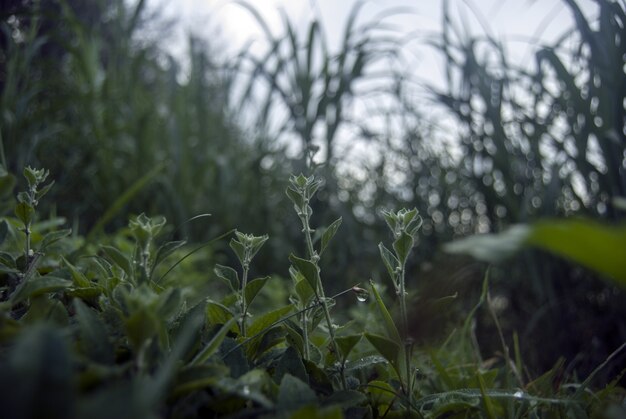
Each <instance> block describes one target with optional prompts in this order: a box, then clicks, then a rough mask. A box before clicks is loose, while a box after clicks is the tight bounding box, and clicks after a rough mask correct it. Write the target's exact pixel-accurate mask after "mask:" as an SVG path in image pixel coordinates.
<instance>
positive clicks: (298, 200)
mask: <svg viewBox="0 0 626 419" xmlns="http://www.w3.org/2000/svg"><path fill="white" fill-rule="evenodd" d="M285 193H286V194H287V196H288V197H289V199H290V200H291V202H293V205H294V206H295V207H296V208H297V209H300V208H302V206H303V205H304V199H303V198H302V195H300V194H299V193H298V192H297V191H296V190H295V189H293V188H292V187H291V186H290V187H288V188H287V189H286V190H285Z"/></svg>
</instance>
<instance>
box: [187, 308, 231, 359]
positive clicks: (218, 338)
mask: <svg viewBox="0 0 626 419" xmlns="http://www.w3.org/2000/svg"><path fill="white" fill-rule="evenodd" d="M235 321H236V318H235V317H233V318H231V319H230V320H228V321H227V322H226V323H225V324H224V325H223V326H222V327H221V329H220V330H219V331H218V332H217V333H216V334H215V335H214V336H213V337H212V338H211V340H210V341H209V343H207V344H206V346H205V347H204V348H203V349H202V350H201V351H200V352H199V353H198V355H196V356H195V358H194V359H193V361H191V363H190V365H200V364H203V363H205V362H206V361H207V360H208V359H209V358H210V357H211V356H212V355H213V354H215V352H217V350H218V349H219V347H220V345H221V344H222V341H223V340H224V338H225V337H226V334H227V333H228V332H229V330H230V329H231V328H232V327H233V326H236V322H235Z"/></svg>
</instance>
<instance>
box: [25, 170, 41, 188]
mask: <svg viewBox="0 0 626 419" xmlns="http://www.w3.org/2000/svg"><path fill="white" fill-rule="evenodd" d="M37 172H38V171H37V170H35V169H33V168H31V167H25V168H24V170H23V171H22V174H23V175H24V177H25V178H26V181H27V182H28V186H30V187H31V188H32V187H33V186H36V185H37V183H39V180H38V176H37Z"/></svg>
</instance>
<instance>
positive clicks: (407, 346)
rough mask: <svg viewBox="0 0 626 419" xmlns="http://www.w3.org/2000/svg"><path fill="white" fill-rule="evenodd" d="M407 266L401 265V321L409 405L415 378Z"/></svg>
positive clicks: (411, 400) (411, 399)
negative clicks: (413, 373) (413, 375)
mask: <svg viewBox="0 0 626 419" xmlns="http://www.w3.org/2000/svg"><path fill="white" fill-rule="evenodd" d="M405 270H406V269H405V266H404V265H402V266H401V267H400V272H399V280H400V281H399V282H400V321H401V322H402V325H401V326H402V327H401V330H402V339H403V340H404V363H405V366H406V391H407V397H408V399H409V406H410V405H411V403H412V402H413V380H412V379H411V376H412V373H411V371H412V369H411V352H412V348H413V344H412V343H410V342H409V321H408V314H407V309H406V285H405V281H404V279H405V278H404V273H405Z"/></svg>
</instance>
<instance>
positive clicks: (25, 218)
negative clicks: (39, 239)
mask: <svg viewBox="0 0 626 419" xmlns="http://www.w3.org/2000/svg"><path fill="white" fill-rule="evenodd" d="M34 213H35V209H34V208H33V207H32V206H31V205H30V204H28V203H26V202H18V204H17V205H16V206H15V215H16V216H17V218H19V220H20V221H21V222H22V223H24V225H28V224H30V222H31V221H32V220H33V214H34Z"/></svg>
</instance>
